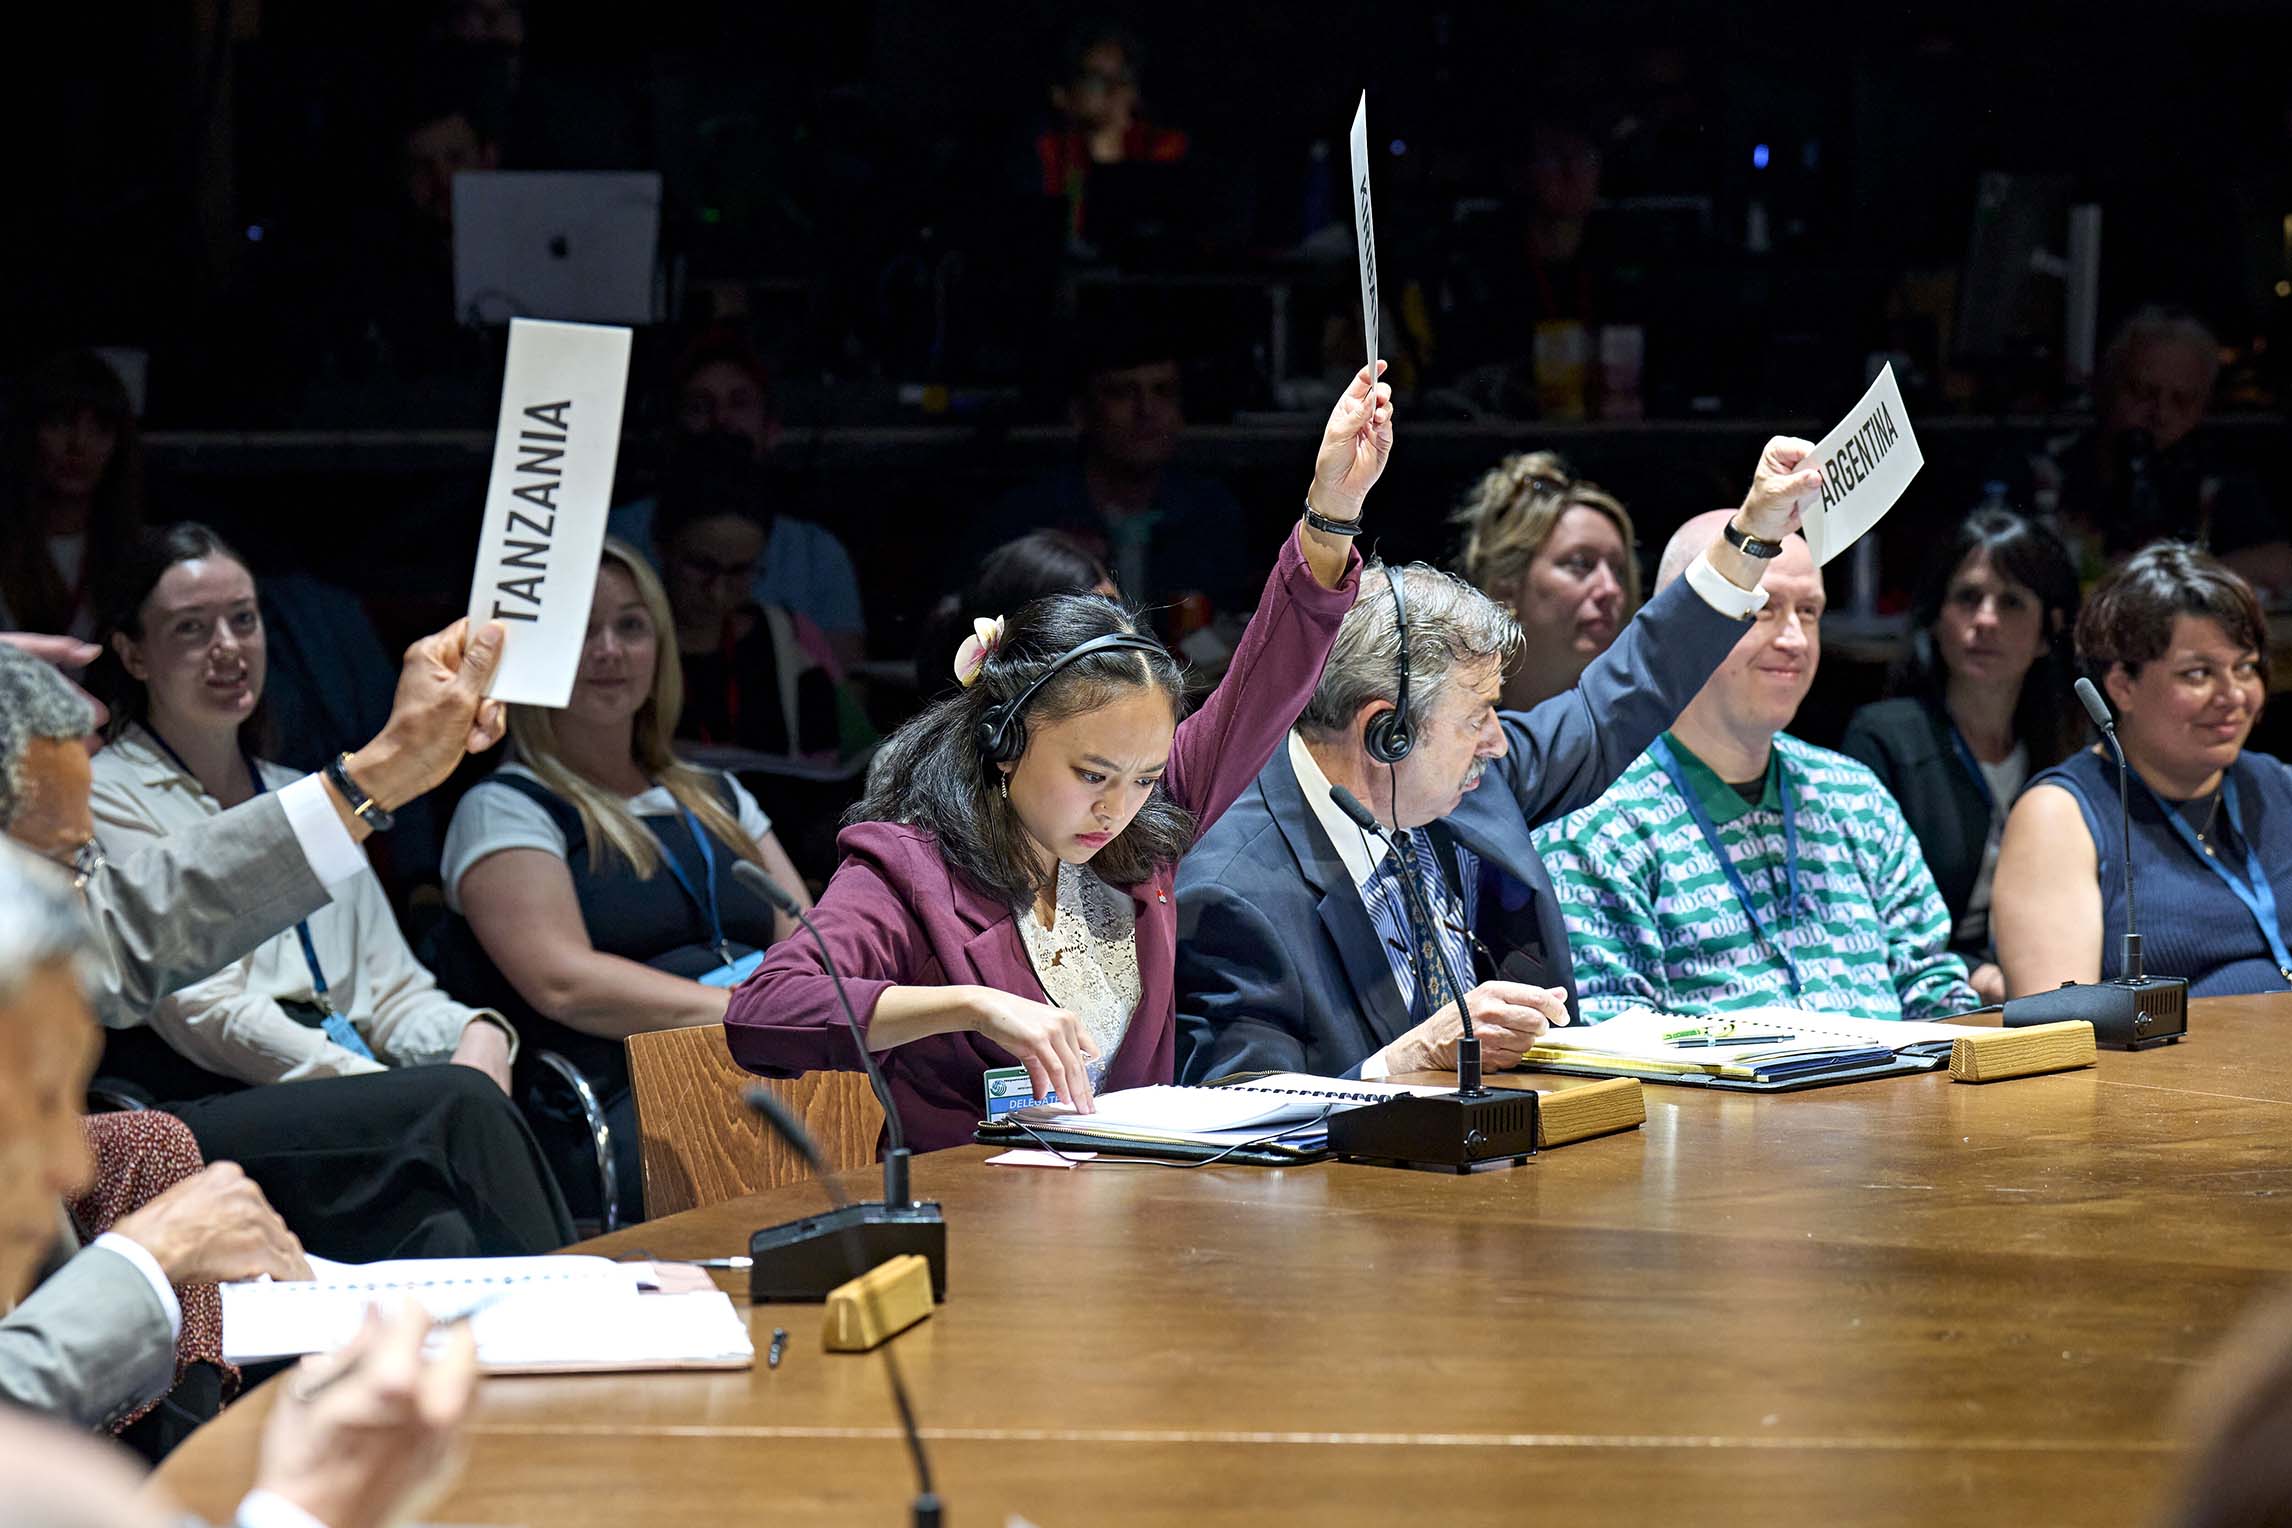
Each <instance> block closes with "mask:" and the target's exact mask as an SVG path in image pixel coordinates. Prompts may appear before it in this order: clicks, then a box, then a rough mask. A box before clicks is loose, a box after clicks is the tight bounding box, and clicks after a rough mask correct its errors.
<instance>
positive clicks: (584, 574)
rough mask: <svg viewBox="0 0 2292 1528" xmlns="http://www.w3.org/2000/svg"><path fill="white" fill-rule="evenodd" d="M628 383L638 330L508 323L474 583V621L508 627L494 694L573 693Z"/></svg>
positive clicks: (539, 702)
mask: <svg viewBox="0 0 2292 1528" xmlns="http://www.w3.org/2000/svg"><path fill="white" fill-rule="evenodd" d="M628 385H629V331H628V330H626V329H617V328H611V327H607V326H603V325H597V324H557V323H545V322H543V321H541V320H538V319H528V318H520V319H517V320H514V321H513V322H512V323H511V324H510V326H509V359H508V362H507V364H506V365H504V367H503V368H502V378H501V420H500V423H499V425H498V426H497V427H496V429H495V433H494V441H493V475H492V477H491V479H490V480H489V481H488V482H487V485H486V494H485V523H484V528H483V529H482V531H481V532H480V533H479V536H478V549H477V568H476V571H475V573H474V574H473V575H472V576H471V579H470V607H469V608H470V624H471V625H472V626H475V625H477V624H478V623H479V622H482V621H499V622H501V624H502V626H503V628H504V629H505V630H506V631H507V632H508V633H509V641H508V644H507V645H506V646H505V647H504V648H503V650H502V655H501V667H500V669H499V670H497V671H496V672H495V674H494V676H493V688H492V689H491V691H490V692H489V693H490V694H491V695H492V696H493V698H494V699H496V700H504V701H515V702H519V703H521V704H524V705H529V706H562V705H564V704H565V702H566V701H567V700H568V699H570V698H571V697H572V694H573V676H574V674H575V673H576V672H577V671H578V670H579V669H580V667H581V642H582V638H583V636H584V635H585V633H586V632H587V630H588V625H589V602H590V598H591V596H592V595H593V594H594V593H595V592H596V586H597V559H598V555H599V553H600V552H601V551H602V550H603V548H604V544H605V515H606V512H607V511H608V510H610V509H611V507H612V494H613V469H614V466H615V465H616V463H617V462H618V461H619V459H620V454H621V406H622V403H623V401H624V398H625V397H626V394H627V392H628Z"/></svg>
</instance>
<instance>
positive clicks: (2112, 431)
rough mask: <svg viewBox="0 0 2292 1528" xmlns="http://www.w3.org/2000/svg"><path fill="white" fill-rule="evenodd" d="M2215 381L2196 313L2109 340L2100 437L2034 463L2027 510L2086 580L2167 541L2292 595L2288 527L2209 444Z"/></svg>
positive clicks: (2099, 399)
mask: <svg viewBox="0 0 2292 1528" xmlns="http://www.w3.org/2000/svg"><path fill="white" fill-rule="evenodd" d="M2219 378H2220V342H2219V341H2218V340H2216V339H2214V338H2213V334H2212V331H2211V330H2210V329H2207V328H2206V327H2205V326H2204V325H2203V324H2202V323H2201V322H2199V321H2198V320H2197V319H2196V318H2195V317H2194V316H2193V315H2191V314H2188V313H2185V312H2181V311H2178V310H2176V309H2172V308H2163V307H2146V308H2142V309H2141V310H2140V311H2138V312H2136V313H2134V314H2133V315H2132V316H2131V317H2129V318H2127V319H2126V320H2125V321H2124V323H2123V324H2121V325H2119V326H2118V328H2117V331H2116V333H2115V334H2114V335H2112V336H2111V337H2110V339H2109V343H2108V346H2107V348H2106V349H2105V350H2104V351H2103V352H2102V354H2101V358H2100V360H2099V362H2098V364H2097V366H2096V375H2095V377H2094V394H2095V400H2094V401H2095V405H2096V409H2097V412H2098V414H2099V418H2098V419H2097V420H2096V421H2095V423H2094V426H2093V428H2091V429H2089V430H2087V431H2085V432H2084V433H2082V434H2080V435H2076V436H2073V437H2071V438H2069V439H2066V440H2064V441H2061V442H2058V443H2057V444H2056V445H2055V446H2054V447H2053V449H2052V450H2051V451H2050V452H2048V453H2047V454H2045V455H2043V456H2039V457H2037V458H2035V459H2034V460H2033V461H2032V462H2031V464H2030V470H2031V475H2032V479H2033V484H2032V493H2031V497H2030V503H2031V504H2032V505H2033V506H2035V508H2036V509H2037V511H2038V512H2039V513H2040V514H2049V515H2052V516H2054V517H2056V519H2057V520H2058V521H2059V523H2060V526H2061V530H2062V535H2063V538H2064V539H2065V540H2066V541H2067V542H2068V543H2069V545H2070V547H2071V550H2072V551H2073V553H2075V555H2076V556H2077V558H2078V561H2079V565H2080V569H2081V571H2083V572H2084V573H2085V575H2086V578H2087V581H2090V579H2091V578H2092V577H2093V576H2095V575H2097V574H2098V573H2099V572H2100V570H2101V568H2102V567H2103V565H2104V564H2106V563H2107V562H2110V561H2114V560H2116V559H2119V558H2123V557H2125V556H2127V555H2129V554H2130V553H2132V552H2133V551H2134V550H2135V549H2136V548H2139V547H2142V546H2146V545H2147V544H2148V543H2149V542H2152V541H2155V540H2158V539H2160V538H2168V539H2175V540H2182V541H2189V542H2193V543H2195V544H2196V545H2198V546H2201V547H2203V548H2204V549H2206V550H2207V551H2209V552H2211V553H2212V554H2213V555H2214V556H2215V557H2218V558H2220V559H2221V560H2222V561H2224V562H2226V563H2227V564H2228V565H2229V566H2230V567H2231V568H2233V569H2235V570H2236V571H2238V572H2239V573H2242V574H2243V575H2245V576H2246V577H2248V578H2250V579H2251V580H2253V581H2254V582H2257V583H2261V584H2264V585H2266V586H2268V587H2269V588H2271V589H2282V590H2285V591H2287V592H2292V543H2288V542H2287V540H2286V535H2285V524H2284V519H2283V516H2282V515H2281V514H2279V513H2278V512H2277V511H2276V510H2274V509H2273V508H2272V507H2271V506H2270V505H2269V504H2268V502H2267V501H2266V499H2265V498H2264V497H2263V495H2262V493H2261V489H2260V485H2259V483H2258V482H2257V481H2256V480H2255V479H2254V478H2253V477H2252V475H2251V474H2250V473H2248V472H2244V471H2241V470H2238V469H2236V468H2233V467H2231V466H2229V465H2228V464H2227V463H2226V462H2224V461H2223V460H2222V459H2221V457H2220V454H2219V452H2218V450H2217V448H2216V447H2215V446H2214V444H2213V443H2212V442H2211V441H2210V440H2209V439H2208V437H2207V436H2206V435H2205V433H2204V430H2203V425H2204V418H2205V414H2206V413H2207V412H2208V411H2209V409H2210V408H2211V406H2212V397H2213V391H2214V388H2215V385H2216V384H2217V383H2218V381H2219Z"/></svg>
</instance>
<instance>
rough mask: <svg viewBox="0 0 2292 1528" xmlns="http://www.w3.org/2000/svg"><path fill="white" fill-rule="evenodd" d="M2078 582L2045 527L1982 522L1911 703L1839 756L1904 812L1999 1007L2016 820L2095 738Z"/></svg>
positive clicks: (1881, 715)
mask: <svg viewBox="0 0 2292 1528" xmlns="http://www.w3.org/2000/svg"><path fill="white" fill-rule="evenodd" d="M2077 602H2078V594H2077V570H2076V569H2075V568H2074V567H2073V566H2071V564H2070V561H2069V553H2068V552H2067V550H2065V549H2064V548H2063V547H2062V545H2061V542H2060V540H2059V539H2058V538H2057V537H2056V536H2055V535H2054V534H2053V533H2052V532H2051V531H2049V530H2047V529H2046V528H2045V527H2044V526H2043V525H2041V524H2039V523H2038V522H2037V521H2035V520H2030V519H2026V518H2024V517H2023V516H2021V515H2017V514H2015V513H2013V512H2012V511H2011V510H2004V509H1980V510H1976V511H1975V512H1974V513H1973V514H1971V515H1969V516H1967V517H1966V519H1965V520H1964V521H1962V522H1961V523H1960V524H1959V526H1958V530H1957V533H1956V534H1955V535H1953V536H1952V537H1950V539H1949V540H1948V541H1946V542H1944V543H1943V544H1942V546H1941V547H1940V548H1939V549H1938V553H1937V555H1936V556H1935V557H1934V558H1933V560H1932V562H1931V563H1930V565H1929V566H1928V568H1927V570H1926V575H1925V578H1924V579H1923V581H1922V582H1921V583H1920V585H1919V589H1918V595H1917V600H1916V603H1915V604H1914V605H1913V606H1912V607H1911V608H1912V615H1911V630H1912V632H1913V636H1912V638H1911V653H1912V657H1911V661H1910V666H1909V672H1908V683H1907V685H1906V686H1904V688H1905V689H1906V690H1907V693H1905V694H1903V695H1900V696H1898V697H1897V698H1895V699H1892V700H1881V701H1876V702H1873V703H1872V704H1870V705H1867V706H1864V707H1863V708H1862V709H1861V710H1859V711H1857V712H1855V713H1854V717H1853V719H1852V720H1851V721H1849V722H1848V723H1847V728H1846V737H1845V740H1844V741H1842V742H1841V743H1840V744H1839V745H1838V746H1839V752H1841V753H1843V754H1845V755H1846V756H1847V757H1849V758H1853V759H1860V760H1861V761H1862V762H1863V763H1865V764H1867V765H1869V766H1870V768H1871V771H1872V772H1873V773H1874V774H1876V775H1877V776H1878V781H1879V783H1880V784H1881V785H1883V786H1885V787H1886V789H1887V790H1888V791H1889V792H1891V793H1892V794H1893V797H1894V799H1895V801H1896V802H1897V803H1898V804H1899V805H1900V806H1901V808H1902V816H1903V818H1904V819H1905V820H1906V821H1908V822H1909V824H1910V831H1911V832H1913V833H1915V834H1917V835H1918V844H1919V847H1920V849H1921V850H1922V851H1923V852H1924V854H1925V857H1926V868H1927V869H1929V870H1931V871H1933V872H1934V882H1935V884H1936V885H1937V886H1938V887H1940V889H1941V892H1942V901H1943V903H1944V904H1945V905H1946V906H1947V907H1948V908H1949V909H1950V918H1951V924H1952V928H1951V934H1950V948H1951V949H1953V950H1955V951H1957V952H1958V955H1959V956H1960V958H1962V959H1963V960H1964V961H1965V962H1966V965H1967V966H1968V968H1969V969H1970V970H1971V971H1972V972H1973V978H1972V979H1973V984H1974V990H1975V991H1976V992H1978V993H1980V994H1981V996H1982V1001H1983V1002H1985V1003H1995V1002H2001V1001H2003V1000H2004V998H2005V973H2004V972H2003V971H2001V970H2000V969H1999V968H1998V964H1997V954H1996V950H1995V948H1994V944H1993V941H1992V940H1991V938H1990V900H1991V891H1992V886H1991V882H1992V878H1993V877H1994V875H1995V874H1996V870H1997V859H1998V846H1999V844H2000V843H2001V842H2002V841H2003V839H2004V836H2005V823H2006V814H2007V813H2008V812H2009V811H2011V810H2012V808H2013V803H2014V798H2015V797H2016V796H2018V795H2020V794H2021V788H2022V785H2023V783H2024V782H2026V781H2027V780H2028V779H2029V777H2030V776H2031V775H2032V774H2036V773H2041V772H2043V771H2045V770H2048V769H2051V768H2052V767H2053V766H2054V765H2056V764H2058V763H2060V762H2061V761H2062V760H2063V759H2064V758H2066V757H2067V756H2068V755H2069V753H2070V751H2071V750H2072V749H2074V748H2075V747H2076V746H2077V741H2078V739H2079V738H2081V737H2082V736H2083V735H2084V729H2085V719H2084V711H2083V708H2082V707H2080V706H2079V705H2078V704H2077V701H2076V698H2075V696H2074V694H2073V692H2072V690H2071V688H2070V686H2071V684H2072V683H2073V682H2074V681H2075V679H2076V677H2077V676H2076V672H2075V669H2074V667H2073V665H2072V661H2071V650H2072V649H2071V632H2072V630H2073V629H2074V627H2075V624H2076V620H2077Z"/></svg>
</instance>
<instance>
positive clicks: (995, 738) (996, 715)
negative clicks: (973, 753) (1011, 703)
mask: <svg viewBox="0 0 2292 1528" xmlns="http://www.w3.org/2000/svg"><path fill="white" fill-rule="evenodd" d="M1009 715H1010V708H1009V707H1007V706H1002V705H993V706H989V707H988V708H987V709H986V712H985V713H984V714H983V715H981V716H980V718H979V752H980V754H981V755H982V756H983V757H984V758H985V759H986V761H987V762H988V763H990V764H1002V763H1005V762H1007V761H1008V760H1009V759H1010V756H1011V752H1010V738H1009V736H1008V734H1007V732H1006V730H1005V727H1004V721H1005V718H1007V717H1008V716H1009Z"/></svg>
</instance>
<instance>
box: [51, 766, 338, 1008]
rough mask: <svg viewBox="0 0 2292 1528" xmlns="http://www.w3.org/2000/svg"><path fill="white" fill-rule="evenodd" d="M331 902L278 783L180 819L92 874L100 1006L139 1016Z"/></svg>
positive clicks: (96, 996) (90, 902)
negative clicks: (209, 813)
mask: <svg viewBox="0 0 2292 1528" xmlns="http://www.w3.org/2000/svg"><path fill="white" fill-rule="evenodd" d="M326 902H327V892H326V887H325V886H324V885H323V884H321V883H320V881H319V879H318V875H317V873H316V872H315V871H313V870H312V869H311V868H310V860H309V858H308V857H307V856H306V855H304V853H303V849H302V844H301V843H300V842H299V841H298V840H297V839H296V838H295V836H294V829H293V827H291V826H290V825H289V824H288V822H287V815H286V811H285V809H284V808H283V807H281V806H280V805H279V801H278V795H277V793H276V792H270V791H267V792H265V793H264V794H262V795H260V796H257V797H255V798H254V799H253V800H251V801H248V802H245V803H243V804H241V805H239V806H235V807H233V808H231V810H229V811H227V812H224V813H222V814H220V815H219V816H215V817H211V818H209V819H207V820H206V821H205V822H202V823H200V824H198V825H197V826H196V827H188V828H180V829H178V830H176V831H175V832H173V833H170V834H169V835H168V836H167V837H165V838H163V839H161V840H159V841H158V842H157V843H154V844H151V845H150V846H148V847H146V848H144V849H142V850H139V851H138V852H137V853H135V854H134V855H132V856H131V857H129V858H127V859H125V860H120V861H117V862H115V863H112V864H107V865H105V866H104V868H103V869H101V870H99V871H98V872H96V874H95V876H94V877H93V878H92V879H90V880H89V882H88V886H87V905H88V915H89V916H90V917H91V918H92V919H93V920H94V922H95V925H96V933H97V937H98V939H99V941H100V942H101V945H102V949H103V952H104V961H103V970H102V972H101V973H100V980H99V983H98V987H99V990H97V991H96V992H95V993H94V994H92V995H93V997H94V999H95V1005H96V1012H97V1014H98V1015H99V1016H100V1017H101V1018H102V1019H103V1021H104V1023H106V1024H108V1025H110V1026H111V1027H112V1028H114V1029H127V1028H131V1027H133V1026H134V1025H137V1024H140V1023H142V1022H143V1019H144V1016H145V1015H146V1014H148V1013H149V1012H150V1011H151V1008H152V1006H153V1005H154V1004H156V1003H157V1002H158V1001H159V1000H160V999H161V998H163V997H165V996H167V994H169V993H170V992H173V991H176V990H177V989H178V988H181V987H185V986H188V985H190V984H191V983H192V982H195V981H198V980H200V979H201V978H203V977H208V976H212V975H214V974H215V973H216V972H217V971H219V970H221V969H222V968H223V967H225V966H227V965H229V964H230V963H231V962H232V961H234V960H237V959H239V958H241V957H242V956H244V955H245V954H246V953H247V952H248V951H250V950H252V949H254V948H256V947H257V946H258V945H260V944H262V943H263V941H265V940H267V939H269V938H271V937H272V936H273V935H275V934H277V933H279V932H281V931H282V930H284V929H289V928H292V927H293V926H294V925H295V924H296V923H297V922H299V921H300V920H302V919H304V918H307V917H309V916H310V915H311V914H312V913H313V912H316V911H317V910H318V909H319V908H321V907H324V906H325V905H326Z"/></svg>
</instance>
